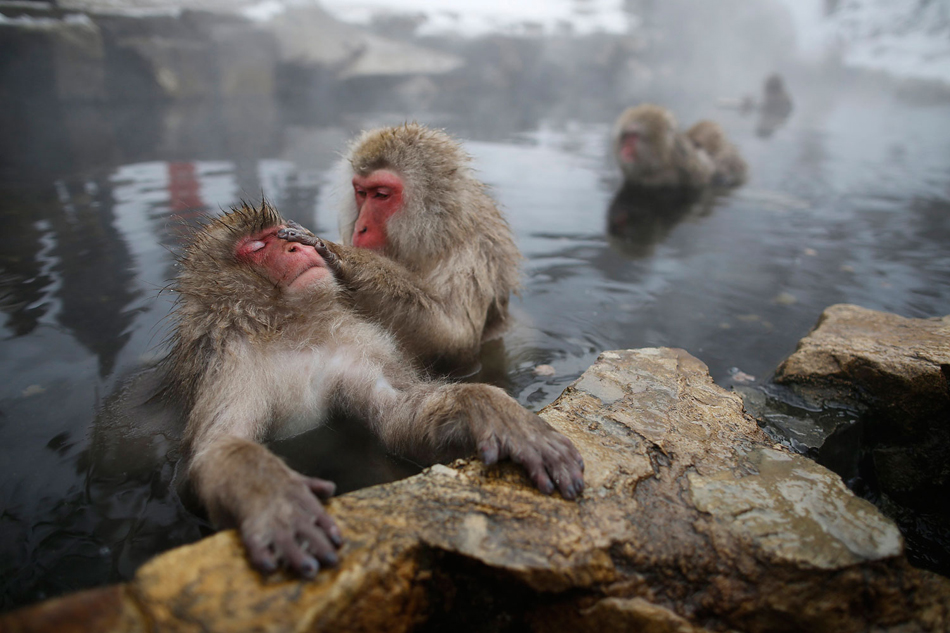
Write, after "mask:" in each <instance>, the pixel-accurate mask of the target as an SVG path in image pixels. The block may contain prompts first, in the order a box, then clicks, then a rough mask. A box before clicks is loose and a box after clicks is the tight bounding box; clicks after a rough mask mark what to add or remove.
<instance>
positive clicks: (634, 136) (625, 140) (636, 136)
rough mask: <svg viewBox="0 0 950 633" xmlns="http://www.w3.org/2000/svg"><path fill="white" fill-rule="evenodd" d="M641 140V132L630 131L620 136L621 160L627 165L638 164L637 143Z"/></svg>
mask: <svg viewBox="0 0 950 633" xmlns="http://www.w3.org/2000/svg"><path fill="white" fill-rule="evenodd" d="M639 140H640V132H638V131H636V130H629V131H626V132H624V133H623V134H622V135H621V136H620V158H621V160H623V161H624V162H625V163H635V162H637V142H638V141H639Z"/></svg>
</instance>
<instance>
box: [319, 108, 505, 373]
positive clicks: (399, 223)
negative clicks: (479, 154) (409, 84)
mask: <svg viewBox="0 0 950 633" xmlns="http://www.w3.org/2000/svg"><path fill="white" fill-rule="evenodd" d="M345 161H346V162H347V163H348V165H349V169H348V170H347V173H348V176H347V177H348V178H351V181H350V182H347V183H345V185H344V186H345V187H346V188H351V190H352V192H353V194H352V195H351V196H349V197H348V198H347V200H346V202H345V203H344V205H343V207H342V208H341V210H340V235H341V241H342V245H329V248H330V249H331V250H332V251H333V252H334V253H335V254H336V255H337V257H338V258H339V264H338V266H339V268H338V271H337V278H338V279H339V281H340V282H341V283H342V284H343V285H344V286H345V287H346V288H347V289H348V290H349V291H350V292H351V294H352V297H353V301H354V304H355V306H356V308H357V309H358V310H359V311H360V312H361V313H362V314H363V315H366V316H369V317H370V318H372V319H373V320H376V321H377V322H379V323H380V324H382V325H383V327H385V328H386V329H387V330H388V331H389V332H391V333H392V334H393V335H394V336H395V337H396V339H397V340H398V341H399V343H400V344H401V345H402V347H403V349H404V350H405V351H406V352H407V353H409V354H410V355H411V356H412V357H413V359H414V360H415V361H416V362H417V364H418V366H420V367H422V368H424V369H426V370H432V371H435V372H439V373H443V372H453V371H460V372H464V371H465V370H466V369H469V368H471V367H472V366H474V365H475V364H476V359H477V355H478V350H479V347H480V345H481V343H482V342H483V341H486V340H489V339H492V338H495V337H497V336H499V334H500V333H501V332H502V331H503V330H504V328H505V326H506V322H507V319H508V300H509V295H510V294H511V293H512V292H513V291H517V289H518V287H519V284H520V264H521V254H520V253H519V252H518V248H517V247H516V246H515V243H514V239H513V238H512V235H511V229H510V228H509V226H508V223H507V221H506V220H505V219H504V217H503V216H502V214H501V212H500V211H499V210H498V207H497V206H495V203H494V202H493V201H492V199H491V198H490V197H489V196H488V194H487V193H486V191H485V186H484V185H483V184H482V183H481V182H479V181H478V180H477V179H476V178H475V177H474V175H473V174H472V170H471V167H470V166H469V161H470V159H469V157H468V155H467V154H466V153H465V152H464V151H463V150H462V148H461V146H460V145H459V144H458V143H457V142H456V141H454V140H453V139H452V138H450V137H449V136H448V135H447V134H445V133H444V132H442V131H439V130H432V129H429V128H427V127H425V126H422V125H418V124H415V123H410V124H406V125H402V126H398V127H392V128H385V129H378V130H372V131H369V132H364V133H363V134H362V135H360V136H359V137H358V138H357V139H356V140H355V141H354V142H353V143H352V144H351V145H350V148H349V150H348V152H347V155H346V157H345Z"/></svg>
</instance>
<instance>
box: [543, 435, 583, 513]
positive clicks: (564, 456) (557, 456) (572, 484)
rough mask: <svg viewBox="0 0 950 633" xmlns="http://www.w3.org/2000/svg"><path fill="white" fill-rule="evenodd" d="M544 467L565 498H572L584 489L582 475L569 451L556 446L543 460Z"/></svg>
mask: <svg viewBox="0 0 950 633" xmlns="http://www.w3.org/2000/svg"><path fill="white" fill-rule="evenodd" d="M581 463H583V462H581ZM545 467H546V468H547V471H548V475H549V476H550V478H551V480H553V481H554V485H555V486H557V488H558V490H560V491H561V496H562V497H564V498H565V499H568V500H574V499H576V498H577V497H578V495H580V494H581V493H582V492H583V491H584V476H583V474H582V473H581V469H580V467H579V466H578V462H577V461H576V460H574V459H573V456H572V455H570V451H567V450H566V449H564V448H563V447H558V448H557V449H555V450H554V451H552V453H551V454H550V455H549V456H548V458H547V459H546V460H545Z"/></svg>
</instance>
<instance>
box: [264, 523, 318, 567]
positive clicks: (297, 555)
mask: <svg viewBox="0 0 950 633" xmlns="http://www.w3.org/2000/svg"><path fill="white" fill-rule="evenodd" d="M274 548H275V549H276V550H277V554H278V555H279V556H280V557H281V558H282V559H283V560H284V562H285V563H286V564H287V566H288V567H289V568H290V569H291V570H292V571H294V572H296V573H297V574H299V575H300V576H303V577H304V578H313V577H315V576H316V575H317V572H318V571H320V563H318V562H317V559H315V558H314V557H313V556H311V555H310V554H309V553H307V550H306V549H304V547H303V544H302V543H298V542H297V539H296V538H294V535H293V534H291V533H290V532H289V531H287V530H280V531H279V532H278V534H277V535H275V537H274Z"/></svg>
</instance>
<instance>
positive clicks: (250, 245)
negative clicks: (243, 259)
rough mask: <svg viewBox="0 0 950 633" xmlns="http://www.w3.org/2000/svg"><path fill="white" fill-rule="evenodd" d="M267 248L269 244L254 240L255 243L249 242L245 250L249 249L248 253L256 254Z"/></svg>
mask: <svg viewBox="0 0 950 633" xmlns="http://www.w3.org/2000/svg"><path fill="white" fill-rule="evenodd" d="M265 246H267V242H262V241H260V240H254V241H252V242H248V243H247V246H246V247H245V248H246V249H247V252H248V253H253V252H255V251H259V250H261V249H262V248H264V247H265Z"/></svg>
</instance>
